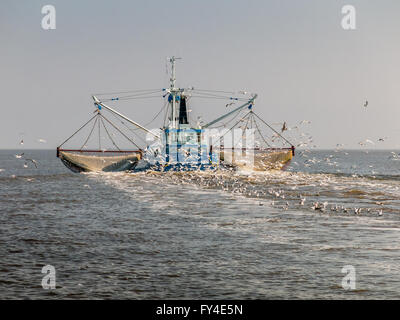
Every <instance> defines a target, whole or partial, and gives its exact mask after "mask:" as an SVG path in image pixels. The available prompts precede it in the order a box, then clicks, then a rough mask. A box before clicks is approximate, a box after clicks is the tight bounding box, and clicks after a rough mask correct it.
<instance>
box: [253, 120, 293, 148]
mask: <svg viewBox="0 0 400 320" xmlns="http://www.w3.org/2000/svg"><path fill="white" fill-rule="evenodd" d="M253 114H254V115H255V116H256V117H257V118H258V119H260V120H261V121H262V122H263V123H264V124H265V125H266V126H267V127H268V128H270V129H271V130H272V131H273V132H275V133H276V134H277V135H278V136H279V137H281V138H282V139H283V140H285V141H286V142H287V143H288V144H289V145H291V146H293V144H292V143H291V142H290V141H289V140H287V139H286V138H285V137H283V136H282V135H281V134H280V133H279V132H278V131H276V130H275V129H274V128H272V127H271V126H270V125H269V124H268V123H266V122H265V121H264V120H263V119H261V118H260V117H259V116H258V115H257V114H256V113H254V112H253Z"/></svg>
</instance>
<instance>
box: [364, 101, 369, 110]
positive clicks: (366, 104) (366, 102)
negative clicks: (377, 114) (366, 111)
mask: <svg viewBox="0 0 400 320" xmlns="http://www.w3.org/2000/svg"><path fill="white" fill-rule="evenodd" d="M367 106H368V100H365V103H364V107H365V108H366V107H367Z"/></svg>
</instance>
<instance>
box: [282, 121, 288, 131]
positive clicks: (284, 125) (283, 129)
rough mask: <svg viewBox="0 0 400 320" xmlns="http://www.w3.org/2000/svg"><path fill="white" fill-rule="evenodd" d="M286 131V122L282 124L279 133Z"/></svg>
mask: <svg viewBox="0 0 400 320" xmlns="http://www.w3.org/2000/svg"><path fill="white" fill-rule="evenodd" d="M286 130H287V126H286V122H284V123H283V126H282V129H281V132H283V131H286Z"/></svg>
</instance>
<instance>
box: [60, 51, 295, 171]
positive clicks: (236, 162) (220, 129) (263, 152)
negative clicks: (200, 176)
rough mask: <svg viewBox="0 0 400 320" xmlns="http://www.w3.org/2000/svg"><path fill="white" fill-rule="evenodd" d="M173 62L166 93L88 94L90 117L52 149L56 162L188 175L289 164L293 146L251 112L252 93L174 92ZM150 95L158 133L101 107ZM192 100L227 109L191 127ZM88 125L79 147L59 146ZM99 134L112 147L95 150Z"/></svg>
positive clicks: (88, 168)
mask: <svg viewBox="0 0 400 320" xmlns="http://www.w3.org/2000/svg"><path fill="white" fill-rule="evenodd" d="M178 59H180V58H176V57H172V58H170V59H169V62H170V64H171V77H170V85H169V88H163V89H157V90H137V91H130V92H122V93H121V92H120V93H119V94H122V95H119V96H111V97H108V96H107V95H110V94H101V96H102V97H100V95H93V96H92V98H93V101H94V105H95V111H94V113H95V115H94V116H93V117H91V118H90V119H89V121H87V122H86V123H85V124H84V125H83V126H81V127H80V128H79V129H78V130H77V131H75V132H74V134H73V135H71V136H70V137H69V138H68V139H66V140H65V141H64V142H63V143H62V144H61V145H60V146H59V147H58V148H57V157H58V158H60V159H61V161H62V162H63V163H64V164H65V165H66V166H67V167H68V168H69V169H71V170H72V171H74V172H88V171H105V172H116V171H132V172H135V171H143V170H155V171H170V170H173V171H193V170H218V169H221V168H230V169H232V168H234V169H237V168H241V169H250V170H258V171H263V170H271V169H281V168H282V167H283V166H284V165H285V164H287V163H288V162H289V161H290V160H291V159H292V157H293V156H294V152H295V148H294V146H293V145H292V144H291V143H290V142H289V141H288V140H287V139H286V138H284V137H283V136H282V134H281V133H279V132H278V131H277V130H275V129H274V128H273V127H272V126H270V125H269V124H268V123H266V122H265V121H264V120H263V119H261V117H259V116H258V115H257V114H256V113H255V112H254V110H253V109H254V104H255V100H256V98H257V94H252V93H247V92H243V91H242V92H239V93H240V97H238V96H233V95H231V94H233V93H234V92H226V91H212V90H200V89H195V88H194V87H191V88H178V87H177V86H176V76H175V64H176V61H177V60H178ZM111 94H112V93H111ZM124 94H125V95H124ZM155 94H156V95H159V96H160V97H161V98H162V99H163V100H164V107H163V108H162V109H161V111H163V110H165V116H164V124H163V126H162V127H161V128H158V129H152V130H150V129H148V128H146V127H145V126H143V125H141V124H139V123H138V122H136V121H134V120H132V119H130V118H129V117H127V116H126V115H124V114H122V113H120V112H119V111H117V110H115V109H114V108H113V107H110V106H109V105H107V104H106V103H105V102H107V101H113V102H115V103H117V102H119V101H126V100H133V99H137V98H146V97H154V95H155ZM226 94H230V95H229V96H227V95H226ZM196 97H200V98H206V97H209V98H211V99H219V100H221V99H223V100H224V99H226V100H227V101H228V102H229V103H227V104H226V105H225V106H226V107H231V106H233V107H232V109H233V110H231V111H229V112H226V113H225V114H223V115H222V116H220V117H218V118H216V119H214V120H212V121H210V122H208V123H205V124H204V123H203V122H201V121H198V122H197V123H196V124H194V123H193V122H194V121H189V120H190V116H189V112H190V111H191V110H188V108H187V106H188V101H189V100H190V99H194V98H196ZM236 104H240V105H239V106H237V105H236ZM161 111H160V112H159V113H158V114H157V116H158V115H159V114H161ZM106 112H107V113H108V114H110V115H112V116H113V117H115V118H116V119H117V120H118V121H119V122H120V124H122V126H123V127H125V128H128V129H129V131H130V132H129V133H127V132H126V130H125V131H124V130H123V129H122V128H121V126H117V125H116V124H115V123H113V122H112V121H111V120H110V119H109V118H108V117H106V115H105V113H106ZM238 118H239V119H238ZM224 121H226V122H225V123H224ZM232 122H233V123H234V124H233V125H231V124H232ZM259 122H260V125H259ZM127 123H129V125H131V126H133V127H134V128H135V129H134V130H140V131H141V132H142V133H144V134H145V135H146V145H145V146H139V144H138V143H137V141H135V139H134V138H133V137H132V134H134V135H135V136H137V134H136V132H135V131H134V130H133V129H132V128H129V127H128V125H127ZM90 124H91V125H92V126H91V130H90V131H89V135H88V136H87V138H86V139H85V142H84V143H83V145H82V146H81V148H79V149H77V148H65V147H64V145H65V144H66V143H67V142H69V141H70V140H71V139H72V138H73V137H74V136H76V135H77V134H78V133H79V132H80V131H82V130H83V129H84V128H86V127H89V125H90ZM261 126H265V127H267V128H268V129H270V130H271V131H272V132H273V136H272V140H273V141H274V139H280V140H282V142H283V143H284V144H286V145H284V146H281V147H277V146H274V145H272V143H271V141H269V142H268V141H267V140H268V137H267V135H266V134H264V133H263V132H262V130H260V127H261ZM95 129H97V130H95ZM112 130H113V131H114V133H112V132H111V131H112ZM95 131H97V132H98V137H99V139H98V142H99V143H98V148H88V146H87V142H88V141H89V139H90V138H91V136H92V135H93V133H94V132H95ZM101 131H103V133H105V134H106V136H107V137H108V138H109V140H110V142H111V143H112V146H113V148H111V149H109V148H107V149H106V148H102V147H101V137H100V135H101ZM116 133H118V134H119V135H120V136H122V137H124V139H125V140H127V141H129V142H130V143H131V145H132V146H134V147H135V148H131V149H127V150H124V149H122V148H120V147H119V146H118V144H117V143H116V141H115V139H114V137H115V134H116ZM113 136H114V137H113ZM103 138H104V137H103Z"/></svg>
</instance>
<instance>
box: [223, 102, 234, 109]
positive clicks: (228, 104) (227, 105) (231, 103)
mask: <svg viewBox="0 0 400 320" xmlns="http://www.w3.org/2000/svg"><path fill="white" fill-rule="evenodd" d="M233 104H235V103H234V102H230V103H227V104H226V105H225V107H226V108H228V107H229V106H231V105H233Z"/></svg>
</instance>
